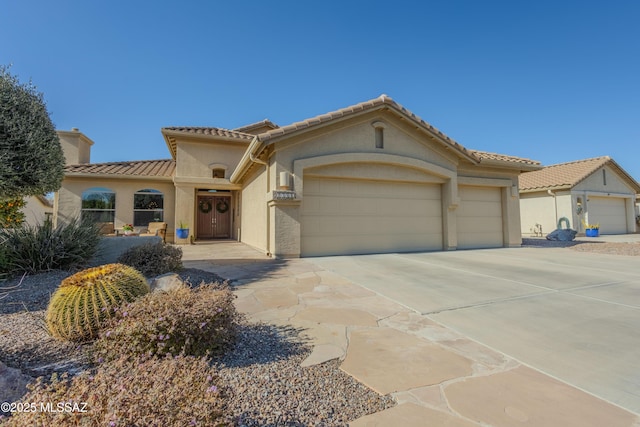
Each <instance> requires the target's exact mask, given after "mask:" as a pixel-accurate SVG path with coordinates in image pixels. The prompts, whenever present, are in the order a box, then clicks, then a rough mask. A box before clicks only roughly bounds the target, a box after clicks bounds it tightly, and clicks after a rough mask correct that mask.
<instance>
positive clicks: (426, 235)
mask: <svg viewBox="0 0 640 427" xmlns="http://www.w3.org/2000/svg"><path fill="white" fill-rule="evenodd" d="M300 237H301V255H302V256H322V255H346V254H367V253H383V252H409V251H427V250H442V242H443V239H442V201H441V186H440V185H439V184H423V183H406V182H394V181H364V180H355V179H333V178H320V177H311V176H305V179H304V198H303V203H302V218H301V236H300Z"/></svg>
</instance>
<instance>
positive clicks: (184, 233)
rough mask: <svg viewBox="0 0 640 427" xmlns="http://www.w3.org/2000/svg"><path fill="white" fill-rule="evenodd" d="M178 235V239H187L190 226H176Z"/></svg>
mask: <svg viewBox="0 0 640 427" xmlns="http://www.w3.org/2000/svg"><path fill="white" fill-rule="evenodd" d="M176 236H177V237H178V239H187V238H188V237H189V229H188V228H176Z"/></svg>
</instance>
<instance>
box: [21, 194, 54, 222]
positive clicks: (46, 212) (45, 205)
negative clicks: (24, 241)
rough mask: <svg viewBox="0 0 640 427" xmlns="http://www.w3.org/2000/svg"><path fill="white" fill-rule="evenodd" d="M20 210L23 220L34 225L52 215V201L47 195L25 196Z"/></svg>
mask: <svg viewBox="0 0 640 427" xmlns="http://www.w3.org/2000/svg"><path fill="white" fill-rule="evenodd" d="M21 210H22V212H23V213H24V222H25V223H27V224H29V225H33V226H35V225H38V224H42V223H43V222H44V221H45V220H46V219H51V218H52V217H53V201H52V200H49V198H47V196H30V197H26V198H25V205H24V207H23V208H22V209H21Z"/></svg>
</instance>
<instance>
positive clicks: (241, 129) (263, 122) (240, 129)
mask: <svg viewBox="0 0 640 427" xmlns="http://www.w3.org/2000/svg"><path fill="white" fill-rule="evenodd" d="M260 126H269V127H272V128H273V129H277V128H279V127H280V126H278V125H277V124H275V123H274V122H272V121H271V120H269V119H264V120H260V121H259V122H255V123H249V124H248V125H244V126H240V127H237V128H233V129H230V130H232V131H234V132H243V133H246V132H244V131H245V130H248V129H252V128H257V127H260Z"/></svg>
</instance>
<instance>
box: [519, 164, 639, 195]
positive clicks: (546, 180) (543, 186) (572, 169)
mask: <svg viewBox="0 0 640 427" xmlns="http://www.w3.org/2000/svg"><path fill="white" fill-rule="evenodd" d="M611 162H612V163H614V166H615V167H616V168H619V166H617V164H615V162H613V160H612V159H611V158H610V157H609V156H603V157H594V158H592V159H584V160H577V161H574V162H568V163H559V164H557V165H550V166H547V167H545V168H543V169H540V170H538V171H534V172H527V173H523V174H522V175H520V191H527V190H528V191H534V190H551V189H561V188H571V187H573V186H575V185H576V184H578V183H580V182H581V181H582V180H584V179H585V178H587V177H588V176H589V175H591V174H592V173H593V172H595V171H596V170H598V169H600V168H601V167H602V166H604V165H605V164H607V163H611ZM620 170H621V169H620ZM622 172H623V173H625V172H624V171H622ZM625 174H626V173H625ZM629 178H630V177H629ZM631 179H632V178H631ZM632 180H633V179H632ZM636 185H637V184H636Z"/></svg>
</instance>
